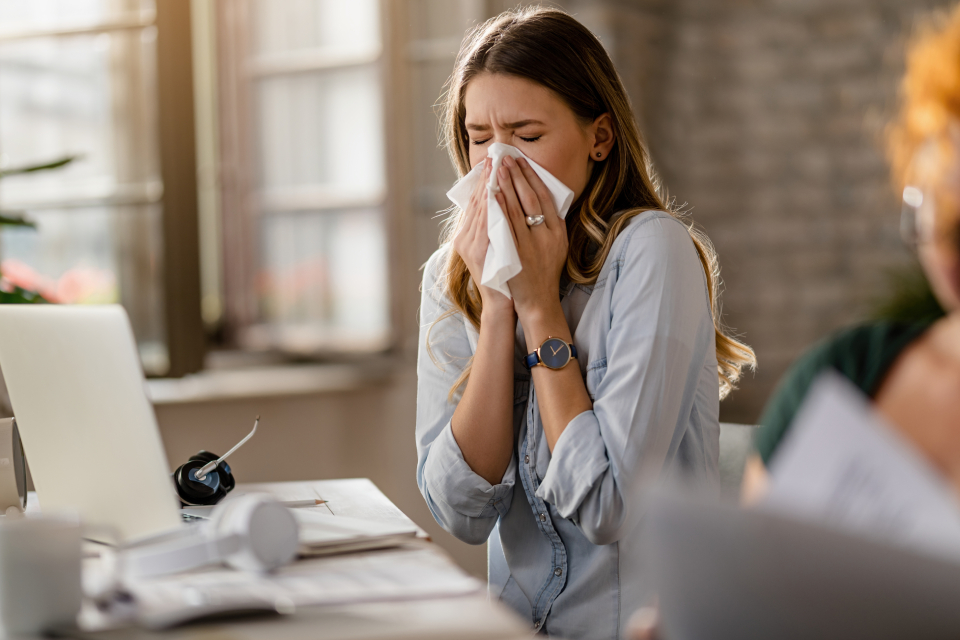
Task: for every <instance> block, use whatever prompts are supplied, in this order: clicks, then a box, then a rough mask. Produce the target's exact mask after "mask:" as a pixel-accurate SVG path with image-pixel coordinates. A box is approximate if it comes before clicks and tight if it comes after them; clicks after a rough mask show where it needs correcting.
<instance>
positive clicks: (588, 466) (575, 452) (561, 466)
mask: <svg viewBox="0 0 960 640" xmlns="http://www.w3.org/2000/svg"><path fill="white" fill-rule="evenodd" d="M609 468H610V461H609V460H608V459H607V449H606V446H605V445H604V443H603V435H602V434H601V432H600V423H599V422H598V421H597V415H596V414H595V413H594V412H593V410H590V411H584V412H583V413H581V414H580V415H578V416H577V417H575V418H574V419H573V420H571V421H570V424H568V425H567V428H566V429H564V430H563V433H562V434H560V438H559V439H558V440H557V443H556V445H554V447H553V454H552V455H551V457H550V464H549V465H548V466H547V473H546V475H544V477H543V482H541V483H540V487H539V488H538V489H537V496H538V497H539V498H541V499H542V500H544V501H545V502H549V503H550V504H552V505H553V506H554V507H556V509H557V511H558V512H559V513H560V515H561V516H563V517H564V518H572V517H574V516H575V515H576V513H577V510H578V509H579V508H580V505H581V504H582V503H583V501H584V500H585V499H586V497H587V494H589V493H590V491H591V490H593V487H594V485H595V484H596V483H597V480H598V479H599V478H600V477H601V476H602V475H603V474H604V473H606V471H607V469H609Z"/></svg>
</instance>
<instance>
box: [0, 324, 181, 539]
mask: <svg viewBox="0 0 960 640" xmlns="http://www.w3.org/2000/svg"><path fill="white" fill-rule="evenodd" d="M0 370H2V371H3V376H4V378H5V379H6V383H7V391H8V393H9V395H10V402H11V404H12V405H13V412H14V415H15V416H16V419H17V424H18V426H19V428H20V437H21V439H22V441H23V447H24V452H25V453H26V456H27V460H28V463H29V465H30V471H31V474H32V476H33V482H34V485H35V487H36V490H37V495H38V497H39V499H40V505H41V507H42V509H43V511H44V512H56V511H60V510H69V511H72V512H75V513H78V514H79V516H80V517H81V518H82V519H83V521H84V522H85V523H88V524H92V525H96V526H97V527H109V528H111V529H113V530H114V531H116V532H117V534H118V535H119V536H120V539H121V540H120V541H121V542H124V543H131V542H136V541H138V540H143V539H145V538H150V537H153V536H155V535H157V534H162V533H166V532H169V531H171V530H174V529H177V528H180V527H182V519H181V517H180V509H179V502H178V501H177V498H176V494H175V491H174V487H173V483H172V480H171V478H170V466H169V465H168V464H167V459H166V455H165V454H164V450H163V444H162V442H161V439H160V432H159V430H158V428H157V422H156V416H155V415H154V412H153V406H152V405H151V403H150V401H149V400H148V399H147V395H146V385H145V380H144V377H143V370H142V368H141V366H140V360H139V357H138V355H137V348H136V343H135V341H134V337H133V330H132V329H131V327H130V321H129V319H128V318H127V314H126V312H125V311H124V310H123V308H122V307H120V306H119V305H107V306H62V305H0ZM95 537H98V536H95Z"/></svg>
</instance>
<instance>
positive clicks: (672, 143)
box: [562, 0, 949, 422]
mask: <svg viewBox="0 0 960 640" xmlns="http://www.w3.org/2000/svg"><path fill="white" fill-rule="evenodd" d="M562 6H564V7H565V8H566V9H568V10H569V11H571V12H573V13H575V14H576V15H577V16H578V17H579V18H580V19H581V21H583V22H584V23H585V24H587V25H588V26H590V27H591V28H592V29H593V30H594V31H595V32H596V33H597V34H598V35H599V36H600V37H601V39H602V40H603V41H604V44H605V46H607V48H608V50H609V51H610V52H611V54H612V56H613V57H614V59H615V61H616V63H617V66H618V68H619V70H620V73H621V75H622V77H623V78H624V82H625V84H626V85H627V88H628V91H629V92H630V94H631V98H632V100H633V101H634V105H635V109H636V111H637V113H638V116H639V118H640V120H641V127H642V129H643V130H644V133H645V135H646V136H647V139H648V144H649V146H650V149H651V152H652V155H653V157H654V161H655V162H656V165H657V168H658V170H659V171H660V174H661V176H662V177H663V179H664V182H665V184H666V185H667V187H668V188H669V190H670V193H671V195H673V196H675V197H676V198H677V200H678V201H679V202H687V203H689V204H690V205H691V207H692V216H693V219H694V220H695V221H696V222H697V223H698V224H700V225H701V226H702V227H703V228H704V229H705V230H706V231H707V233H708V234H709V235H710V237H711V238H712V240H713V242H714V244H715V245H716V248H717V251H718V253H719V255H720V263H721V267H722V276H723V281H724V285H725V292H724V295H723V310H724V319H725V321H726V323H727V324H728V326H730V327H732V328H734V329H735V330H736V331H737V332H738V333H741V334H743V335H744V337H745V339H746V341H747V342H748V343H749V344H750V345H752V346H753V347H754V348H755V349H756V351H757V355H758V358H759V368H758V370H757V372H756V374H755V375H752V374H748V375H747V376H746V379H745V380H744V381H743V383H742V385H741V389H740V390H739V391H737V392H735V393H734V394H733V395H732V396H731V397H730V398H729V399H728V400H726V401H725V402H724V403H723V404H722V405H721V407H722V408H721V418H722V419H723V420H729V421H738V422H754V421H756V420H757V418H758V417H759V413H760V411H761V409H762V407H763V404H764V402H765V401H766V399H767V397H768V396H769V394H770V392H771V391H772V389H773V387H774V385H775V384H776V382H777V380H778V379H779V377H780V376H781V375H782V373H783V372H784V370H785V369H786V367H787V366H788V365H789V364H790V362H791V361H793V360H794V359H795V358H796V357H797V355H799V354H800V353H801V352H802V351H803V350H804V349H805V348H806V347H808V346H809V345H810V344H811V343H813V342H815V341H816V340H818V339H820V338H821V337H823V336H825V335H827V334H829V333H830V332H831V331H833V330H835V329H837V328H838V327H841V326H844V325H847V324H850V323H852V322H855V321H857V320H858V319H861V318H863V317H865V315H866V313H867V311H868V310H869V308H870V306H871V303H872V301H874V300H875V299H876V298H877V297H878V296H880V295H882V294H883V292H884V289H885V286H886V275H885V274H886V272H887V270H889V269H890V268H893V267H896V266H898V265H903V264H905V263H906V262H908V261H909V260H910V259H911V258H910V255H909V253H908V252H907V250H906V249H904V248H903V247H902V245H901V243H900V240H899V237H898V231H897V229H898V222H899V212H900V205H899V198H898V197H897V196H896V195H895V194H894V193H893V190H892V189H891V188H890V186H889V183H888V173H887V167H886V164H885V161H884V157H883V152H882V140H881V137H882V132H883V128H884V126H885V123H886V121H887V120H888V118H889V116H890V115H891V114H892V113H893V111H894V108H895V106H896V102H895V98H896V88H897V83H898V79H899V76H900V74H901V72H902V59H903V42H904V39H905V36H906V35H907V34H909V32H910V30H911V28H912V26H913V25H914V24H915V23H916V20H917V18H918V17H919V16H920V15H922V14H924V13H925V12H926V11H928V10H929V9H931V8H934V7H944V6H949V3H946V2H942V1H936V0H922V1H920V0H830V1H826V0H767V1H760V0H714V1H710V2H706V1H697V0H678V1H675V2H663V1H658V0H637V1H634V2H629V1H620V2H614V1H610V2H565V3H562Z"/></svg>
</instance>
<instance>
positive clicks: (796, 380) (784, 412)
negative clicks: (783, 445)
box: [754, 321, 932, 464]
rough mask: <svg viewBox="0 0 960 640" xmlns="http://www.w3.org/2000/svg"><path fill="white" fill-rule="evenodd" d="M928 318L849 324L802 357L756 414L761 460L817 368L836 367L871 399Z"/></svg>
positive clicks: (776, 442)
mask: <svg viewBox="0 0 960 640" xmlns="http://www.w3.org/2000/svg"><path fill="white" fill-rule="evenodd" d="M931 323H932V321H931V322H923V323H912V324H907V323H901V322H890V321H881V322H874V323H870V324H864V325H860V326H856V327H851V328H849V329H844V330H843V331H840V332H839V333H837V334H835V335H833V336H831V337H830V338H827V339H826V340H824V341H823V342H820V343H818V344H817V345H815V346H814V347H813V348H811V349H810V350H809V351H807V352H806V353H805V354H804V355H803V356H801V357H800V359H799V360H797V361H796V362H795V363H793V366H791V367H790V369H789V370H788V371H787V373H786V374H785V375H784V376H783V378H782V379H781V380H780V383H779V384H778V385H777V389H776V390H775V391H774V393H773V397H771V398H770V401H769V402H768V403H767V407H766V409H765V410H764V412H763V417H762V418H760V429H759V430H758V431H757V433H756V437H755V438H754V444H755V445H756V448H757V452H758V453H759V454H760V457H761V458H763V462H764V464H769V462H770V458H771V456H772V455H773V452H774V451H776V449H777V445H779V444H780V440H782V439H783V436H784V434H786V432H787V430H788V429H789V428H790V423H791V422H793V417H794V415H796V413H797V410H798V409H799V408H800V405H801V403H802V402H803V399H804V397H805V396H806V395H807V389H809V388H810V384H811V383H812V382H813V380H814V379H815V378H816V377H817V375H818V374H819V373H820V372H821V371H823V370H824V369H826V368H828V367H832V368H834V369H836V370H837V371H839V372H840V373H841V374H843V375H845V376H846V377H847V378H849V379H850V381H851V382H853V383H854V384H855V385H857V387H859V388H860V390H861V391H863V392H864V393H865V394H867V395H868V396H870V397H871V398H872V397H873V396H874V394H875V393H876V392H877V389H878V388H879V386H880V383H881V382H882V381H883V377H884V375H886V373H887V370H888V369H890V366H891V365H892V364H893V362H894V360H896V359H897V356H898V355H900V352H901V351H903V349H904V347H906V346H907V345H908V344H910V343H911V342H913V341H914V340H915V339H916V338H917V337H919V336H920V334H921V333H923V332H924V331H926V330H927V328H928V327H929V326H930V324H931Z"/></svg>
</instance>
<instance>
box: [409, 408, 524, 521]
mask: <svg viewBox="0 0 960 640" xmlns="http://www.w3.org/2000/svg"><path fill="white" fill-rule="evenodd" d="M516 473H517V460H516V458H515V457H514V458H511V459H510V464H509V465H508V466H507V470H506V471H505V472H504V474H503V480H501V482H500V484H490V483H489V482H487V481H486V480H484V479H483V478H482V477H480V476H479V475H477V474H476V473H475V472H474V471H473V469H471V468H470V465H468V464H467V462H466V460H464V459H463V452H461V451H460V446H459V445H458V444H457V441H456V438H454V437H453V429H452V428H451V426H450V424H449V423H448V424H447V426H446V427H444V429H443V431H441V432H440V435H439V436H437V439H436V440H434V441H433V446H432V447H431V448H430V457H429V458H428V459H427V465H426V467H425V468H424V474H423V475H424V481H425V482H426V484H427V487H428V488H429V490H430V495H431V496H433V498H434V500H440V501H441V502H443V503H444V504H445V505H447V506H448V507H449V508H450V509H453V510H454V511H455V512H456V513H458V514H460V515H462V516H466V517H468V518H495V517H497V516H502V515H504V514H506V513H507V511H508V510H509V509H510V502H511V500H512V499H513V485H514V478H515V477H516Z"/></svg>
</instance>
